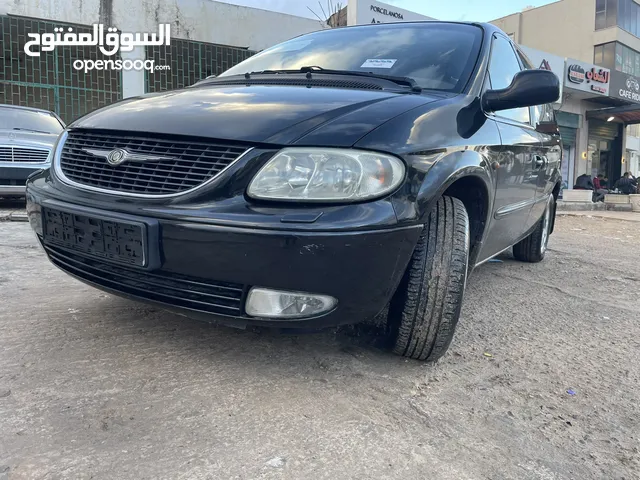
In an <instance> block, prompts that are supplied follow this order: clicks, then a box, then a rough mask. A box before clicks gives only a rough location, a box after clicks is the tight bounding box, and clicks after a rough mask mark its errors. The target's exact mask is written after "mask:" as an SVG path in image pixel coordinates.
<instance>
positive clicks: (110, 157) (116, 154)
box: [83, 148, 173, 167]
mask: <svg viewBox="0 0 640 480" xmlns="http://www.w3.org/2000/svg"><path fill="white" fill-rule="evenodd" d="M83 150H84V151H85V152H87V153H90V154H91V155H95V156H96V157H102V158H104V159H106V160H107V163H108V164H109V165H111V166H113V167H115V166H118V165H120V164H121V163H124V162H153V161H161V160H173V159H172V158H171V157H162V156H160V155H144V154H140V153H131V152H129V151H127V150H125V149H124V148H114V149H113V150H106V149H101V148H85V149H83Z"/></svg>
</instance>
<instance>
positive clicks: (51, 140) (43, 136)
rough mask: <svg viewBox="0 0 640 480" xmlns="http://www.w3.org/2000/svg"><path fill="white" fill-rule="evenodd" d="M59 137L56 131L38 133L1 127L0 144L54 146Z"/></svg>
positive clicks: (38, 146) (37, 146)
mask: <svg viewBox="0 0 640 480" xmlns="http://www.w3.org/2000/svg"><path fill="white" fill-rule="evenodd" d="M57 139H58V134H56V133H36V132H28V131H26V130H13V129H11V130H7V129H0V145H10V146H16V147H33V148H47V149H51V148H53V145H54V144H55V143H56V140H57Z"/></svg>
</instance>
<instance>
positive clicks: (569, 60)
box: [491, 0, 640, 188]
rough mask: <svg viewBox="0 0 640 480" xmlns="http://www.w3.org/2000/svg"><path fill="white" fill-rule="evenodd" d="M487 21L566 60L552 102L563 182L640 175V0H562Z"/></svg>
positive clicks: (532, 46)
mask: <svg viewBox="0 0 640 480" xmlns="http://www.w3.org/2000/svg"><path fill="white" fill-rule="evenodd" d="M491 23H493V24H494V25H496V26H498V27H500V28H501V29H502V30H504V31H505V32H506V33H507V34H508V35H509V36H510V37H511V38H512V39H513V40H514V41H515V42H516V43H518V44H519V45H521V46H523V47H525V48H527V47H528V48H530V49H531V51H535V52H536V53H535V54H531V55H534V56H538V57H539V56H543V57H544V56H545V55H546V56H555V57H561V58H564V60H565V69H564V71H563V72H562V76H560V75H558V76H559V77H560V79H561V81H562V83H563V84H564V89H563V93H562V101H561V102H560V103H559V104H558V105H556V108H557V118H558V123H559V124H560V129H561V133H562V135H563V142H564V147H565V148H564V150H565V159H564V160H565V161H564V165H563V168H564V169H565V170H566V171H565V172H563V173H564V174H566V178H565V187H569V188H570V187H571V186H572V184H573V182H574V181H575V179H576V178H577V177H578V176H579V175H582V174H585V173H586V174H589V175H591V176H596V175H598V174H603V175H605V176H607V177H609V179H610V181H611V182H613V181H615V179H616V177H619V176H620V175H621V173H622V172H624V171H627V170H629V171H632V172H633V173H634V174H636V175H638V174H640V150H638V148H639V147H640V137H639V136H638V135H639V134H640V129H639V128H638V126H637V123H638V122H640V53H639V52H640V3H639V2H637V1H635V0H560V1H557V2H554V3H551V4H549V5H545V6H542V7H538V8H529V9H525V10H524V11H522V12H518V13H515V14H513V15H509V16H506V17H503V18H499V19H497V20H494V21H492V22H491ZM528 54H529V53H528ZM534 63H535V62H534ZM563 177H564V175H563Z"/></svg>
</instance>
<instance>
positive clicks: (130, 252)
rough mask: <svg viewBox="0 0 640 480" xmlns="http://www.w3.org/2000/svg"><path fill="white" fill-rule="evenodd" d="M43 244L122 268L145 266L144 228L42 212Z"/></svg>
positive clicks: (78, 215) (61, 212)
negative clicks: (111, 263)
mask: <svg viewBox="0 0 640 480" xmlns="http://www.w3.org/2000/svg"><path fill="white" fill-rule="evenodd" d="M42 216H43V219H44V229H43V232H44V243H45V244H48V245H54V246H59V247H63V248H67V249H69V250H73V251H76V252H78V253H81V254H84V255H88V256H91V257H98V258H102V259H106V260H109V261H112V262H116V263H122V264H126V265H136V266H140V267H142V266H145V258H146V255H145V241H144V239H145V234H144V225H141V224H135V223H128V222H122V221H119V220H118V221H115V220H111V219H104V218H97V217H92V216H87V215H82V214H79V213H75V212H65V211H61V210H56V209H52V208H43V212H42Z"/></svg>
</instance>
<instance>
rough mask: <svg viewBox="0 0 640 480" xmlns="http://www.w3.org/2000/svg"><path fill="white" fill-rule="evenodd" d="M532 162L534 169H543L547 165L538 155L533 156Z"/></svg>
mask: <svg viewBox="0 0 640 480" xmlns="http://www.w3.org/2000/svg"><path fill="white" fill-rule="evenodd" d="M533 161H534V163H535V165H536V168H543V167H544V166H545V165H546V163H547V159H546V158H545V157H541V156H540V155H534V156H533Z"/></svg>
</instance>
